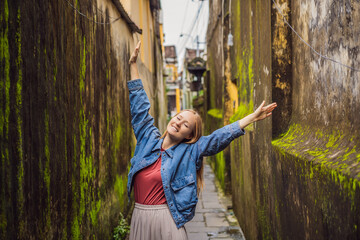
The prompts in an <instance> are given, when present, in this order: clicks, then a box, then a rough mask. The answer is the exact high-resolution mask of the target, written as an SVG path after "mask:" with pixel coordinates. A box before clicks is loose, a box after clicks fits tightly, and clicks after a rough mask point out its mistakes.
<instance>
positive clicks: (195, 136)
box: [161, 109, 204, 196]
mask: <svg viewBox="0 0 360 240" xmlns="http://www.w3.org/2000/svg"><path fill="white" fill-rule="evenodd" d="M185 111H188V112H191V113H193V114H194V115H195V127H194V129H193V132H192V136H191V138H190V139H184V140H183V142H184V143H189V144H191V143H196V142H197V141H198V140H199V138H200V137H201V136H202V120H201V117H200V115H199V114H198V113H197V112H196V111H195V110H193V109H184V110H181V111H180V112H178V113H177V114H176V115H175V116H174V117H176V116H177V115H179V114H180V113H182V112H185ZM166 134H167V130H166V131H165V132H164V133H163V135H162V136H161V138H164V137H165V136H166ZM196 181H197V195H198V196H199V194H200V192H201V191H202V190H203V188H204V162H202V163H201V166H200V169H199V170H197V171H196Z"/></svg>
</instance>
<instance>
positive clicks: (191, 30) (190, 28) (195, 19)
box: [179, 1, 204, 56]
mask: <svg viewBox="0 0 360 240" xmlns="http://www.w3.org/2000/svg"><path fill="white" fill-rule="evenodd" d="M203 3H204V2H203V1H202V2H201V3H200V6H199V7H198V10H197V13H196V15H195V18H194V20H193V22H192V24H191V25H190V26H189V30H188V32H187V33H185V34H184V35H187V37H186V38H185V40H184V42H183V43H182V45H181V47H180V48H179V56H180V55H182V52H183V51H184V50H185V48H186V44H187V43H188V41H189V38H192V37H189V36H192V32H193V31H194V29H195V26H196V24H197V22H198V20H199V19H200V18H199V16H200V13H201V10H202V7H203Z"/></svg>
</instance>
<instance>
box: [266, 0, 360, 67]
mask: <svg viewBox="0 0 360 240" xmlns="http://www.w3.org/2000/svg"><path fill="white" fill-rule="evenodd" d="M272 2H273V3H274V5H275V7H276V9H277V11H278V12H279V13H280V14H281V16H282V17H283V20H284V22H285V23H286V24H287V25H288V26H289V28H290V29H291V30H292V31H293V32H294V33H295V34H296V36H298V37H299V38H300V40H301V41H302V42H303V43H305V44H306V45H307V46H308V47H309V48H310V49H311V50H312V51H313V52H314V53H316V54H317V55H318V56H320V57H321V58H324V59H326V60H329V61H332V62H334V63H337V64H340V65H341V66H343V67H346V68H349V69H351V70H353V71H356V72H360V70H359V69H356V68H353V67H351V66H348V65H345V64H343V63H341V62H339V61H337V60H334V59H332V58H329V57H327V56H325V55H323V54H321V53H320V52H318V51H316V50H315V49H314V48H313V47H312V46H311V45H310V44H309V43H307V42H306V41H305V40H304V39H303V38H302V37H301V36H300V35H299V34H298V33H297V32H296V31H295V29H294V28H293V27H292V26H291V25H290V24H289V22H288V21H287V20H286V18H285V16H284V14H283V13H282V11H281V9H280V8H279V6H278V5H277V4H276V2H275V1H274V0H272Z"/></svg>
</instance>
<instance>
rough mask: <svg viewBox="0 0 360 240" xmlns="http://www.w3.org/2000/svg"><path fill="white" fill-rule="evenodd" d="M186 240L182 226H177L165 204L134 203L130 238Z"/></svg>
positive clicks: (136, 239)
mask: <svg viewBox="0 0 360 240" xmlns="http://www.w3.org/2000/svg"><path fill="white" fill-rule="evenodd" d="M169 239H172V240H188V237H187V234H186V230H185V228H184V227H181V228H179V229H178V228H177V227H176V224H175V222H174V220H173V218H172V216H171V213H170V210H169V208H168V205H167V204H162V205H143V204H139V203H135V208H134V211H133V214H132V217H131V225H130V240H169Z"/></svg>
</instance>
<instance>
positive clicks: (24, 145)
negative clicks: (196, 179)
mask: <svg viewBox="0 0 360 240" xmlns="http://www.w3.org/2000/svg"><path fill="white" fill-rule="evenodd" d="M70 2H71V3H72V2H73V1H70ZM74 4H75V6H76V8H78V9H79V10H80V11H81V12H82V13H84V14H86V15H87V16H88V17H89V18H91V19H95V20H96V21H98V22H110V21H114V18H112V17H115V18H116V17H119V16H120V15H119V12H118V11H117V9H116V8H115V7H114V5H112V3H111V2H109V1H98V2H94V1H90V2H89V1H74ZM148 11H150V10H148ZM150 16H151V14H150ZM154 22H155V21H154V19H151V21H149V22H148V24H154ZM0 24H1V31H0V32H1V36H0V44H1V47H0V48H1V56H0V66H1V68H0V78H1V79H0V80H1V81H0V99H1V100H0V105H1V114H0V124H1V126H0V129H1V132H0V134H1V138H0V139H1V142H0V148H1V149H0V152H1V163H0V171H1V174H0V176H1V179H0V189H1V193H0V196H1V197H0V209H1V213H0V238H1V239H90V238H91V239H110V238H111V236H112V230H113V227H114V226H115V225H117V223H118V220H119V214H120V212H123V213H124V215H125V216H126V215H127V214H128V213H129V210H130V205H131V203H129V202H128V199H127V196H126V182H127V170H128V166H129V164H128V163H129V159H130V156H131V152H132V150H133V146H132V129H131V125H130V114H129V103H128V92H127V88H126V80H128V79H129V77H130V76H129V75H130V74H129V68H128V64H127V61H128V58H129V54H130V50H131V49H132V48H133V47H134V43H135V41H136V40H134V39H133V34H132V33H131V31H130V29H129V27H128V25H127V24H126V23H125V21H124V20H123V19H120V20H118V21H116V22H115V23H112V24H95V23H94V22H93V21H92V20H89V19H87V18H85V17H83V16H80V15H79V14H78V13H76V12H75V11H74V9H73V8H72V7H70V5H68V3H67V1H65V0H64V1H32V0H28V1H21V2H20V1H8V0H4V1H1V3H0ZM143 31H149V34H150V33H151V31H150V30H148V27H145V26H143ZM151 38H155V36H154V34H152V35H151V34H150V37H149V39H151ZM145 41H147V40H145ZM155 43H156V41H155V40H151V44H152V45H151V44H150V43H149V44H150V46H153V48H152V51H154V53H153V54H152V57H153V58H154V60H152V61H151V62H150V63H151V64H152V70H150V68H149V67H147V66H143V65H142V66H141V69H140V72H141V75H142V76H147V77H148V79H147V80H148V82H147V83H146V85H147V88H148V90H149V89H151V88H150V87H149V86H159V88H160V89H161V87H162V80H161V79H162V73H161V71H162V70H161V68H160V67H154V66H156V65H155V64H154V62H156V61H158V62H161V53H160V51H161V50H160V49H161V47H160V46H156V44H155ZM155 58H156V60H155ZM140 62H141V61H140ZM150 63H149V64H150ZM157 91H158V92H161V90H157ZM162 91H163V90H162ZM151 101H152V103H153V104H155V105H160V103H162V101H161V100H160V101H159V99H158V96H157V95H156V94H154V95H152V98H151ZM155 109H158V110H157V111H160V110H159V109H165V106H159V107H158V108H155ZM152 111H155V110H152ZM152 113H154V112H152ZM165 114H166V113H163V116H165ZM154 115H155V116H159V115H160V114H159V115H156V114H154ZM162 120H164V119H161V118H158V119H157V122H162Z"/></svg>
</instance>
